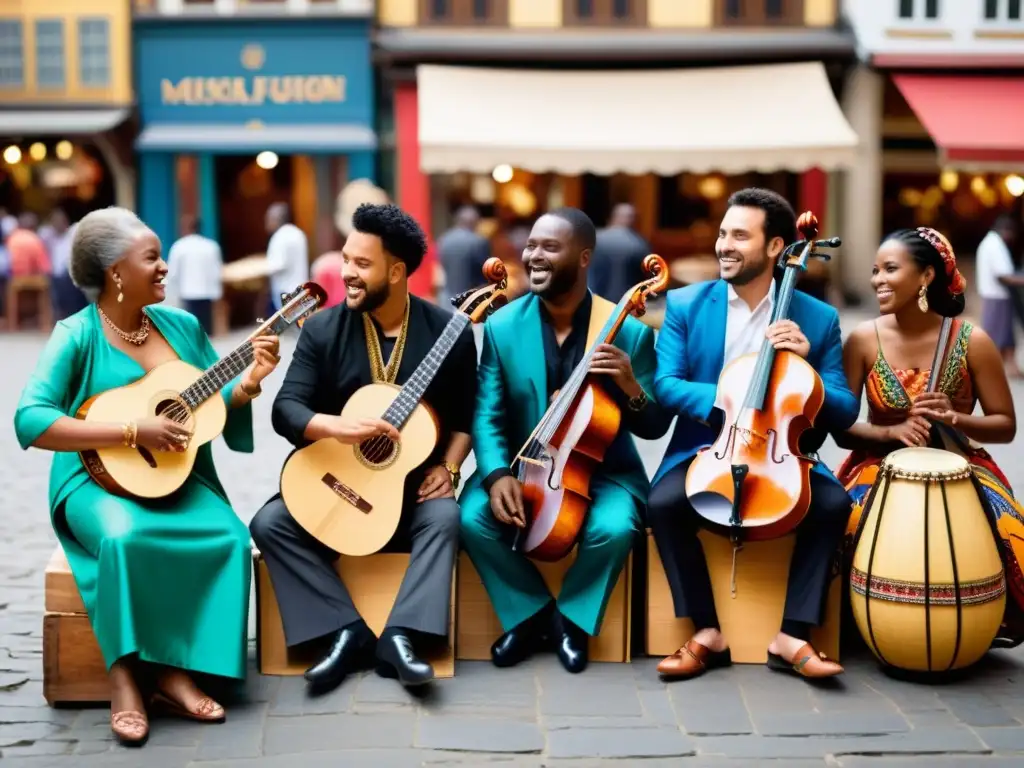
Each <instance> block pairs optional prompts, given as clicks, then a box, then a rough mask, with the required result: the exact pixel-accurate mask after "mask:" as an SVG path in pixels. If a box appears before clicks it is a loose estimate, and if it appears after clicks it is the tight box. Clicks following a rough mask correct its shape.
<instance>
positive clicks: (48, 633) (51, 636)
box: [43, 545, 110, 706]
mask: <svg viewBox="0 0 1024 768" xmlns="http://www.w3.org/2000/svg"><path fill="white" fill-rule="evenodd" d="M45 579H46V586H45V598H44V611H45V612H44V613H43V697H44V698H45V699H46V701H47V703H48V704H50V706H57V705H59V704H65V703H71V702H78V703H83V702H90V703H92V702H97V703H104V702H109V701H110V684H109V683H108V682H107V665H106V663H105V662H104V661H103V654H102V653H100V647H99V645H98V644H97V643H96V636H95V635H94V634H93V631H92V625H91V624H90V623H89V616H88V615H87V614H86V612H85V605H84V604H83V603H82V598H81V596H80V595H79V593H78V585H77V584H75V577H74V576H72V575H71V568H70V567H69V566H68V561H67V557H65V555H64V550H63V549H61V547H60V546H59V545H58V546H57V548H56V549H55V550H54V552H53V555H52V556H51V557H50V562H49V563H48V564H47V566H46V574H45Z"/></svg>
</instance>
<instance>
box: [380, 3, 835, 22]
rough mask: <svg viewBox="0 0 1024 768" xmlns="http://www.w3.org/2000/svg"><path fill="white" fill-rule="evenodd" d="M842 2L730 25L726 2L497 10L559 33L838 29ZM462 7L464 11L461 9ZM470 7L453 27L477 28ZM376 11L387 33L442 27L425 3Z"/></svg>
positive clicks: (455, 7) (505, 6) (786, 6)
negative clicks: (586, 11)
mask: <svg viewBox="0 0 1024 768" xmlns="http://www.w3.org/2000/svg"><path fill="white" fill-rule="evenodd" d="M838 2H839V0H784V2H783V3H781V5H780V9H781V17H780V19H778V20H773V19H769V18H765V16H764V15H763V11H761V13H760V14H757V15H755V13H752V12H751V11H752V10H753V9H755V8H756V7H757V3H750V4H749V6H741V7H742V9H743V10H747V8H748V7H749V8H750V9H751V11H747V12H748V13H750V18H749V20H748V19H747V18H744V17H742V16H741V17H739V18H737V19H735V20H732V19H728V18H727V8H726V5H727V4H726V2H725V0H634V2H632V3H630V4H628V8H629V11H628V13H629V15H628V16H627V17H625V18H621V19H620V18H615V17H614V16H613V15H612V3H611V0H608V1H607V2H602V0H596V2H594V3H593V4H592V7H593V8H594V16H593V18H592V19H576V18H574V17H573V9H574V7H575V3H574V0H496V1H495V2H494V7H495V14H496V15H497V16H498V17H500V16H503V15H506V13H507V19H506V20H505V23H506V24H507V26H509V27H510V28H514V29H558V28H561V27H568V26H573V27H576V26H581V25H584V24H588V25H589V23H593V24H600V23H605V24H611V25H628V26H641V27H647V28H650V29H700V28H710V27H714V26H718V25H730V26H731V25H733V24H746V23H749V24H755V23H756V24H758V25H762V24H764V25H771V24H773V23H781V24H800V25H802V26H807V27H832V26H834V25H835V23H836V18H837V17H836V14H837V13H838V9H837V5H838ZM463 5H464V6H466V7H465V8H462V7H461V6H463ZM470 5H471V0H465V2H460V0H453V2H452V3H451V4H450V8H451V11H450V14H451V16H452V17H453V18H452V19H451V21H454V22H456V23H457V22H459V21H462V22H464V23H465V24H466V25H467V26H468V25H472V24H474V23H475V22H474V20H473V18H472V10H471V8H470ZM604 6H608V7H607V8H605V7H604ZM377 8H378V20H379V22H380V24H381V26H384V27H415V26H419V25H427V24H430V23H432V22H433V23H438V22H439V21H441V20H433V19H431V18H430V15H429V14H430V11H429V3H428V2H427V1H426V0H378V3H377ZM503 12H505V13H503ZM493 23H494V24H501V21H500V20H495V21H494V22H493Z"/></svg>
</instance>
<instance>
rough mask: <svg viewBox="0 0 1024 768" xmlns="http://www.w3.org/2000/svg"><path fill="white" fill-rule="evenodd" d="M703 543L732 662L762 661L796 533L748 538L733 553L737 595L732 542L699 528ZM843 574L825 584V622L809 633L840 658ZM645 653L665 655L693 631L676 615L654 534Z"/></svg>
mask: <svg viewBox="0 0 1024 768" xmlns="http://www.w3.org/2000/svg"><path fill="white" fill-rule="evenodd" d="M699 536H700V540H701V544H702V545H703V547H704V557H705V558H706V560H707V563H708V571H709V574H710V576H711V589H712V591H713V593H714V596H715V608H716V609H717V611H718V621H719V624H721V627H722V632H723V634H724V635H725V637H726V638H727V639H728V641H729V647H730V648H731V650H732V660H733V662H736V663H740V664H764V663H765V662H766V661H767V660H768V645H769V644H770V643H771V641H772V638H774V637H775V635H776V634H778V631H779V626H780V625H781V623H782V610H783V608H784V606H785V602H786V585H787V582H788V578H789V561H790V558H791V557H792V554H793V544H794V542H795V540H796V537H795V536H793V535H789V536H785V537H783V538H779V539H773V540H771V541H759V542H748V543H746V544H744V545H743V549H742V550H741V551H740V552H739V553H738V554H737V559H736V597H735V598H733V597H732V592H731V584H732V582H731V577H732V543H731V542H730V541H729V540H728V539H727V538H725V537H723V536H717V535H715V534H713V533H710V532H708V531H701V532H700V534H699ZM842 581H843V580H842V579H841V578H840V577H838V576H837V577H836V578H835V579H833V581H832V583H831V584H830V585H829V592H828V601H827V603H826V606H825V621H824V624H823V625H822V626H820V627H815V628H814V629H813V630H812V632H811V643H812V644H813V645H814V647H815V648H816V649H817V650H818V651H821V652H822V653H824V654H825V655H826V656H828V657H829V658H830V659H835V660H837V661H838V659H839V624H840V610H841V603H842V591H841V590H842ZM646 634H647V654H648V655H649V656H668V655H670V654H672V653H675V652H676V651H677V650H678V649H679V648H680V647H681V646H682V645H683V644H685V643H686V641H687V640H688V639H689V638H690V637H691V636H692V635H693V622H691V621H690V620H689V619H677V618H676V614H675V608H674V607H673V605H672V593H671V591H670V590H669V586H668V579H667V578H666V576H665V569H664V566H662V563H661V557H660V556H659V555H658V547H657V545H656V544H655V542H654V536H653V535H652V534H651V533H650V532H648V534H647V633H646Z"/></svg>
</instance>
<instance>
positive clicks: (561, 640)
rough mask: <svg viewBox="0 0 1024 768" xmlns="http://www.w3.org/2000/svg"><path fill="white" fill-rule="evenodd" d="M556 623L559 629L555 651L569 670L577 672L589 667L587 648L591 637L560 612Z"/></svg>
mask: <svg viewBox="0 0 1024 768" xmlns="http://www.w3.org/2000/svg"><path fill="white" fill-rule="evenodd" d="M556 625H557V627H558V630H559V634H558V642H557V644H556V645H555V653H556V654H557V655H558V660H559V661H560V662H562V666H563V667H565V669H566V671H567V672H572V673H573V674H576V673H578V672H582V671H583V670H584V669H586V668H587V648H588V644H589V643H588V641H589V637H588V636H587V633H586V632H584V631H583V630H582V629H580V628H579V627H577V626H576V625H575V624H573V623H572V622H571V621H569V620H568V619H567V618H565V617H564V616H562V614H560V613H559V614H558V615H557V616H556Z"/></svg>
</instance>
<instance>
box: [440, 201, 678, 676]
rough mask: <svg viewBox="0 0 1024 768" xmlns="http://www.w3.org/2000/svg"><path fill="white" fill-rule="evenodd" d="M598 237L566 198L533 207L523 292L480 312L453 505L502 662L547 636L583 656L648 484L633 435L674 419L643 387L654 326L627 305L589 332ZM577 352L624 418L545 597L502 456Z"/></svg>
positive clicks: (573, 665)
mask: <svg viewBox="0 0 1024 768" xmlns="http://www.w3.org/2000/svg"><path fill="white" fill-rule="evenodd" d="M594 238H595V231H594V225H593V223H592V222H591V221H590V219H589V218H588V217H587V216H586V214H584V213H583V212H582V211H579V210H577V209H575V208H563V209H559V210H557V211H552V212H551V213H548V214H546V215H544V216H541V217H540V219H538V220H537V223H536V224H534V226H533V230H532V232H531V233H530V237H529V240H528V241H527V243H526V248H525V250H524V252H523V263H524V265H525V267H526V272H527V275H528V278H529V286H530V291H531V293H530V294H527V295H526V296H523V297H522V298H520V299H517V300H516V301H513V302H512V303H510V304H509V305H508V306H507V307H504V308H502V309H500V310H498V311H497V312H496V313H494V315H492V316H491V317H490V318H489V319H488V320H487V322H486V323H485V324H484V341H483V351H482V355H481V358H480V377H479V385H478V395H477V406H476V414H475V416H474V419H473V451H474V454H475V456H476V462H477V470H476V472H475V473H474V474H473V476H472V477H471V478H470V479H469V480H468V481H467V483H466V490H465V492H464V493H463V495H462V497H461V498H460V506H461V507H462V541H463V545H464V546H465V548H466V551H467V552H468V553H469V556H470V558H471V559H472V560H473V564H474V566H475V567H476V569H477V571H478V572H479V573H480V578H481V579H482V581H483V583H484V587H485V588H486V589H487V592H488V594H489V595H490V598H491V603H492V604H493V605H494V609H495V612H496V613H497V614H498V618H499V620H500V621H501V624H502V627H503V628H504V629H505V634H504V635H502V636H501V637H500V638H499V639H498V641H497V642H496V643H495V644H494V646H493V647H492V649H491V657H492V659H493V661H494V663H495V664H497V665H498V666H509V665H512V664H515V663H517V662H518V661H520V660H522V659H523V658H525V657H526V656H527V655H529V654H530V653H531V652H532V651H533V650H535V648H536V647H537V645H538V643H539V641H541V640H542V639H543V638H545V637H546V636H551V635H552V634H553V636H554V638H555V641H556V644H557V645H556V647H557V652H558V656H559V659H560V660H561V662H562V665H563V666H564V667H565V668H566V669H567V670H569V671H570V672H579V671H582V670H583V669H584V668H585V667H586V663H587V638H588V636H594V635H597V634H598V633H599V632H600V627H601V622H602V620H603V618H604V610H605V606H606V604H607V601H608V598H609V596H610V595H611V593H612V590H613V589H614V587H615V584H616V582H617V581H618V578H619V574H620V572H621V570H622V567H623V565H624V564H625V562H626V558H627V557H628V555H629V551H630V548H631V547H632V545H633V542H634V540H635V537H636V534H637V533H638V531H639V530H640V525H639V520H640V512H641V510H642V508H643V507H644V505H646V503H647V493H648V490H649V488H650V486H649V483H648V478H647V472H646V471H645V470H644V466H643V463H642V462H641V461H640V456H639V454H638V453H637V450H636V446H635V445H634V444H633V439H632V436H631V434H630V433H632V434H634V435H637V436H639V437H643V438H647V439H656V438H658V437H661V436H662V435H663V434H665V432H666V430H667V429H668V425H669V421H670V419H669V418H668V417H666V416H665V414H664V412H663V411H662V410H661V408H659V407H658V405H657V403H655V402H654V401H653V400H651V399H650V394H649V393H650V392H651V390H652V388H653V379H654V369H655V365H656V359H655V354H654V332H653V331H652V330H651V329H650V328H648V327H647V326H645V325H644V324H643V323H641V322H640V321H638V320H637V319H635V318H633V317H627V318H625V322H624V323H623V325H622V327H621V328H620V329H619V332H618V334H617V335H616V337H615V340H614V344H598V343H597V342H598V341H599V340H600V338H601V337H602V329H603V328H604V327H605V324H606V322H608V320H609V318H611V317H612V316H613V315H614V313H615V305H613V304H612V303H611V302H609V301H606V300H605V299H602V298H601V297H599V296H594V295H593V294H592V293H591V292H590V291H589V290H588V289H587V266H588V265H589V263H590V254H591V251H592V250H593V248H594ZM591 351H592V355H590V357H589V358H587V355H588V353H590V352H591ZM541 352H543V355H542V354H541ZM585 359H589V362H588V363H586V365H587V366H588V369H589V372H590V374H592V381H593V382H594V383H595V384H597V385H598V386H600V387H601V388H602V390H603V391H604V392H605V393H607V396H609V397H610V398H611V399H612V400H614V402H615V405H616V406H617V407H618V411H619V412H620V413H621V423H620V424H619V425H618V429H617V433H616V435H615V438H614V440H613V441H612V443H611V445H610V446H609V447H608V450H607V451H606V452H605V456H604V460H603V461H602V462H600V463H598V462H596V461H595V462H594V463H593V465H592V466H591V467H590V471H591V477H590V495H591V501H590V503H589V508H588V511H587V513H586V520H585V522H584V524H583V528H582V531H581V534H580V537H579V541H578V548H577V552H576V559H575V562H574V563H573V564H572V566H571V567H570V568H569V570H568V572H567V573H566V575H565V579H564V582H563V584H562V589H561V591H560V593H559V595H558V598H557V600H554V599H553V598H552V596H551V594H550V593H549V591H548V589H547V587H546V586H545V583H544V579H543V578H542V577H541V575H540V573H539V572H538V571H537V569H536V567H534V565H533V563H532V562H531V561H530V560H529V559H528V558H527V557H526V556H524V555H523V554H520V553H519V552H517V551H514V550H513V548H512V543H513V541H514V539H515V538H516V533H517V531H519V532H520V534H521V538H522V539H524V540H525V546H524V550H526V551H529V550H530V549H532V547H533V544H532V542H533V541H535V537H536V536H538V535H540V536H543V534H544V531H542V530H541V529H540V528H541V527H540V526H531V528H530V530H528V531H527V530H526V511H525V508H524V502H523V489H522V485H521V484H520V482H519V480H518V479H517V477H515V476H514V475H513V474H512V472H511V471H510V465H511V464H512V462H513V460H514V459H515V458H516V456H517V451H518V450H519V448H520V446H522V445H523V444H524V443H526V441H527V440H529V439H532V437H533V435H534V430H535V428H536V427H537V425H538V423H539V422H540V421H541V419H542V418H543V416H544V414H545V412H546V411H547V409H548V407H549V403H550V402H551V401H552V399H553V398H554V397H555V395H556V393H557V392H558V390H560V389H562V388H563V387H565V386H566V383H567V382H568V381H569V380H570V378H571V376H572V373H573V371H574V370H575V369H576V368H577V366H580V365H581V364H582V363H583V361H584V360H585ZM555 464H556V466H560V465H559V464H558V460H557V459H556V461H555Z"/></svg>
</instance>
